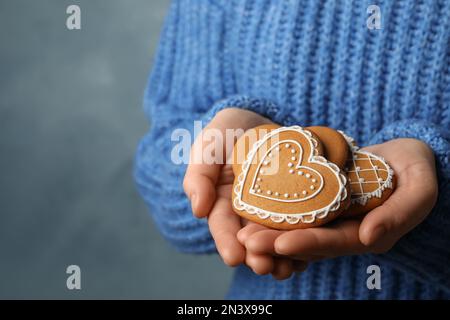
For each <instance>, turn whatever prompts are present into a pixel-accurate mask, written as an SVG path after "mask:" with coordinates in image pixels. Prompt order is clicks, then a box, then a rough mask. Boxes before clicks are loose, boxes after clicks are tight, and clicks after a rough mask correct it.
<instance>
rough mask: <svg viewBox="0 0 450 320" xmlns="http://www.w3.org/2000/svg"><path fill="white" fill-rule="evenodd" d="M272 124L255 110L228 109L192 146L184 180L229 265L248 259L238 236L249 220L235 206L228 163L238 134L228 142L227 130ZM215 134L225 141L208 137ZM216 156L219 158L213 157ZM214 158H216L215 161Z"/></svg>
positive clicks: (196, 211)
mask: <svg viewBox="0 0 450 320" xmlns="http://www.w3.org/2000/svg"><path fill="white" fill-rule="evenodd" d="M270 123H271V121H270V120H268V119H266V118H264V117H262V116H260V115H258V114H256V113H254V112H251V111H246V110H241V109H236V108H229V109H224V110H222V111H220V112H218V113H217V115H216V116H215V117H214V119H212V121H211V122H210V123H209V124H208V125H207V127H206V128H205V129H204V130H203V131H202V134H200V135H199V137H197V139H196V141H195V142H194V144H193V145H192V148H191V155H190V158H191V160H190V164H189V166H188V168H187V170H186V174H185V177H184V182H183V186H184V190H185V192H186V195H187V196H188V198H189V199H190V200H191V205H192V211H193V213H194V215H195V216H196V217H197V218H204V217H207V218H208V224H209V228H210V231H211V234H212V236H213V238H214V241H215V242H216V247H217V250H218V252H219V254H220V256H221V257H222V259H223V261H224V262H225V263H226V264H227V265H229V266H236V265H239V264H241V263H243V262H244V261H245V259H246V251H245V248H244V246H243V245H242V244H241V243H240V242H239V241H238V240H237V236H236V235H237V233H238V231H239V230H240V229H241V228H242V227H243V225H244V224H245V223H246V222H245V221H241V219H240V217H239V216H238V215H237V214H236V213H234V212H233V210H232V207H231V189H232V186H233V179H234V175H233V171H232V168H231V165H230V164H224V163H225V162H226V160H227V159H228V158H229V154H227V151H228V153H230V149H232V147H233V145H234V143H235V140H237V137H235V138H234V139H233V137H232V139H231V140H233V141H225V140H226V137H227V135H226V130H227V129H234V130H238V129H242V130H241V133H243V132H245V131H246V130H248V129H250V128H254V127H256V126H259V125H262V124H270ZM214 133H215V134H218V135H219V137H218V140H222V141H210V140H211V139H209V138H207V137H209V136H215V135H214ZM216 142H218V144H216ZM211 143H214V144H213V152H208V150H210V149H211ZM218 145H219V146H220V147H217V146H218ZM227 146H231V148H227ZM216 147H217V148H216ZM218 148H221V149H218ZM212 153H213V154H212ZM212 157H213V158H214V157H215V159H211V158H212ZM211 160H215V161H214V163H213V161H211ZM249 259H252V258H251V257H250V258H249Z"/></svg>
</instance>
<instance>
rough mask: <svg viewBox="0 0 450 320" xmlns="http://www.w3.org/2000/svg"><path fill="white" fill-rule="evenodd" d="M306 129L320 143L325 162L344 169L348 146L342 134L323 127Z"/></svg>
mask: <svg viewBox="0 0 450 320" xmlns="http://www.w3.org/2000/svg"><path fill="white" fill-rule="evenodd" d="M306 129H307V130H309V131H311V132H312V133H314V134H315V135H316V136H317V137H318V138H319V140H320V141H321V142H322V145H323V147H324V152H325V157H326V158H327V160H328V161H330V162H333V163H334V164H336V165H337V166H338V167H339V168H341V169H344V168H345V164H346V163H347V158H348V154H349V145H348V143H347V140H345V138H344V137H343V136H342V134H341V133H340V132H339V131H336V130H334V129H331V128H328V127H323V126H314V127H307V128H306Z"/></svg>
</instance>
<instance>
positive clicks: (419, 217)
mask: <svg viewBox="0 0 450 320" xmlns="http://www.w3.org/2000/svg"><path fill="white" fill-rule="evenodd" d="M363 150H367V151H370V152H372V153H374V154H377V155H380V156H382V157H384V158H385V159H386V160H387V161H388V163H389V164H390V165H391V167H392V168H393V169H394V171H395V174H396V176H397V187H396V189H395V191H394V192H393V194H392V195H391V196H390V197H389V199H388V200H387V201H386V202H384V203H383V205H381V206H379V207H377V208H375V209H374V210H372V211H371V212H369V213H368V214H367V215H366V216H364V217H361V218H354V219H338V220H336V221H335V222H333V223H331V224H327V225H326V226H323V227H319V228H310V229H303V230H293V231H278V230H270V229H267V228H265V227H262V226H246V227H245V228H243V229H242V230H241V231H240V232H239V234H238V237H239V239H240V240H241V243H243V244H244V245H245V247H246V248H247V251H248V252H252V253H254V254H272V255H274V256H283V257H290V258H291V259H293V260H300V261H316V260H321V259H325V258H333V257H337V256H344V255H354V254H362V253H369V252H370V253H385V252H387V251H388V250H390V249H391V248H392V246H394V244H395V243H396V242H397V241H398V240H399V239H400V238H401V237H402V236H403V235H405V234H406V233H408V232H409V231H411V230H412V229H413V228H414V227H416V226H417V225H418V224H419V223H421V222H422V221H423V220H424V219H425V218H426V217H427V215H428V214H429V213H430V211H431V210H432V208H433V207H434V205H435V203H436V200H437V194H438V187H437V178H436V169H435V160H434V155H433V152H432V150H431V149H430V148H429V147H428V145H426V144H425V143H423V142H421V141H419V140H415V139H396V140H392V141H389V142H386V143H383V144H378V145H373V146H370V147H368V148H364V149H363ZM250 266H251V267H252V268H255V267H256V266H254V265H253V264H251V265H250ZM265 271H266V272H267V271H268V270H265ZM288 276H290V275H288Z"/></svg>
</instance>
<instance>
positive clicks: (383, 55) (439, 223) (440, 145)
mask: <svg viewBox="0 0 450 320" xmlns="http://www.w3.org/2000/svg"><path fill="white" fill-rule="evenodd" d="M371 4H377V5H378V6H379V7H380V9H381V29H379V30H377V29H373V30H370V29H368V28H367V26H366V20H367V18H368V17H369V16H370V15H369V14H368V13H367V8H368V6H369V5H371ZM228 106H234V107H239V108H243V109H249V110H252V111H255V112H257V113H260V114H262V115H264V116H266V117H268V118H270V119H272V120H273V121H275V122H277V123H280V124H282V125H292V124H299V125H302V126H310V125H325V126H330V127H333V128H338V129H342V130H344V131H346V132H348V134H350V135H352V136H353V137H355V138H356V139H357V141H359V143H360V144H361V145H363V146H364V145H369V144H374V143H380V142H384V141H387V140H391V139H395V138H400V137H410V138H416V139H421V140H423V141H425V142H426V143H427V144H428V145H429V146H430V147H431V148H432V149H433V150H434V152H435V156H436V161H437V168H438V176H439V199H438V203H437V205H436V207H435V208H434V210H433V212H432V213H431V214H430V215H429V216H428V217H427V219H426V220H425V221H424V222H423V223H421V224H420V225H419V226H418V227H416V228H415V229H414V230H413V231H411V232H410V233H408V234H407V235H406V236H405V237H403V238H402V239H401V240H400V241H399V242H398V243H397V244H396V245H395V246H394V248H393V249H392V250H390V251H389V252H388V253H387V254H382V255H370V254H367V255H360V256H351V257H341V258H336V259H330V260H326V261H322V262H316V263H313V264H311V265H310V267H309V269H308V270H307V271H306V272H305V273H302V274H299V275H294V276H292V277H291V278H290V279H288V280H285V281H276V280H274V279H273V278H272V277H271V276H257V275H255V274H253V273H252V272H251V271H250V270H249V269H247V268H246V267H245V266H240V267H238V268H237V269H236V271H235V276H234V279H233V282H232V284H231V289H230V291H229V294H228V297H229V298H256V299H335V298H338V299H370V298H374V299H386V298H393V299H409V298H450V184H449V181H450V163H449V158H450V130H449V128H450V1H448V0H441V1H439V0H436V1H433V0H420V1H418V0H395V1H394V0H392V1H383V0H377V1H375V3H374V1H372V0H370V1H350V0H349V1H344V0H341V1H338V0H289V1H288V0H283V1H282V0H236V1H235V0H208V1H207V0H179V1H174V2H173V3H172V5H171V7H170V11H169V14H168V17H167V19H166V23H165V26H164V29H163V32H162V36H161V41H160V44H159V49H158V53H157V56H156V60H155V64H154V68H153V71H152V73H151V76H150V80H149V85H148V87H147V90H146V93H145V111H146V113H147V115H148V117H149V120H150V122H151V129H150V131H149V132H148V134H147V135H146V136H145V137H144V138H143V139H142V140H141V142H140V145H139V147H138V151H137V156H136V166H135V179H136V181H137V185H138V187H139V190H140V192H141V194H142V196H143V198H144V199H145V201H146V203H147V204H148V206H149V208H150V212H151V214H152V216H153V217H154V219H155V221H156V224H157V225H158V227H159V228H160V230H161V232H162V234H163V235H164V236H165V237H166V238H167V239H168V240H169V241H170V242H171V243H172V244H173V245H174V246H175V247H177V248H178V249H179V250H181V251H183V252H189V253H214V252H216V249H215V245H214V241H213V240H212V238H211V235H210V232H209V230H208V226H207V224H206V221H204V220H197V219H195V218H194V217H193V216H192V213H191V209H190V205H189V202H188V200H187V198H186V197H185V195H184V193H183V188H182V179H183V175H184V172H185V169H186V166H185V165H175V164H174V163H172V162H171V158H170V156H171V150H172V147H173V144H174V143H173V142H172V141H171V133H172V131H173V130H174V129H175V128H185V129H188V130H191V131H192V130H193V121H194V120H199V119H200V120H203V122H204V124H206V123H207V122H208V121H209V120H210V119H211V118H212V117H213V116H214V114H215V113H217V112H218V111H219V110H221V109H223V108H226V107H228ZM418 183H420V182H418ZM371 264H377V265H379V266H380V268H381V290H368V289H367V286H366V279H367V277H368V275H367V273H366V268H367V267H368V266H369V265H371Z"/></svg>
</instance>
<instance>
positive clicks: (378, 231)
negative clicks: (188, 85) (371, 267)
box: [370, 225, 386, 244]
mask: <svg viewBox="0 0 450 320" xmlns="http://www.w3.org/2000/svg"><path fill="white" fill-rule="evenodd" d="M385 233H386V228H385V227H384V226H383V225H381V226H378V227H376V228H375V230H374V231H373V232H372V236H371V237H370V244H373V243H375V242H376V241H378V240H380V239H381V238H382V237H383V236H384V235H385Z"/></svg>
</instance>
